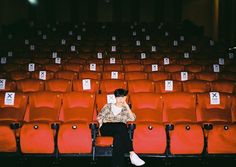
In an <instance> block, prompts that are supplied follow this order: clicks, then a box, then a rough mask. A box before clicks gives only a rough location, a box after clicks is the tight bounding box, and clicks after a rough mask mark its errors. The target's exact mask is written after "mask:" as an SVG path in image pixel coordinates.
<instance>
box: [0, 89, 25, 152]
mask: <svg viewBox="0 0 236 167" xmlns="http://www.w3.org/2000/svg"><path fill="white" fill-rule="evenodd" d="M27 103H28V96H27V95H25V94H23V93H20V92H0V111H1V112H0V136H1V137H0V152H3V153H9V152H10V153H12V152H13V153H14V152H17V151H19V149H18V141H19V131H20V129H19V128H20V127H21V125H22V123H23V122H24V115H25V112H26V107H27Z"/></svg>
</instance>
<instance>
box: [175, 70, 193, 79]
mask: <svg viewBox="0 0 236 167" xmlns="http://www.w3.org/2000/svg"><path fill="white" fill-rule="evenodd" d="M171 78H172V79H173V80H176V81H188V80H193V79H194V78H195V74H194V73H192V72H187V71H181V72H173V73H171Z"/></svg>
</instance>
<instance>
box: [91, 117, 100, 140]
mask: <svg viewBox="0 0 236 167" xmlns="http://www.w3.org/2000/svg"><path fill="white" fill-rule="evenodd" d="M89 128H90V129H91V135H92V139H93V142H95V139H96V137H97V135H98V131H99V130H98V129H99V123H98V122H97V121H93V122H91V123H90V124H89Z"/></svg>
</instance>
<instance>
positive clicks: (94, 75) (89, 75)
mask: <svg viewBox="0 0 236 167" xmlns="http://www.w3.org/2000/svg"><path fill="white" fill-rule="evenodd" d="M79 79H96V80H100V79H101V73H100V72H96V71H82V72H80V73H79Z"/></svg>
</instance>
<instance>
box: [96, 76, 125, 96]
mask: <svg viewBox="0 0 236 167" xmlns="http://www.w3.org/2000/svg"><path fill="white" fill-rule="evenodd" d="M118 88H122V89H127V82H126V81H124V80H114V79H106V80H102V81H100V91H101V93H114V91H115V90H116V89H118Z"/></svg>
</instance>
